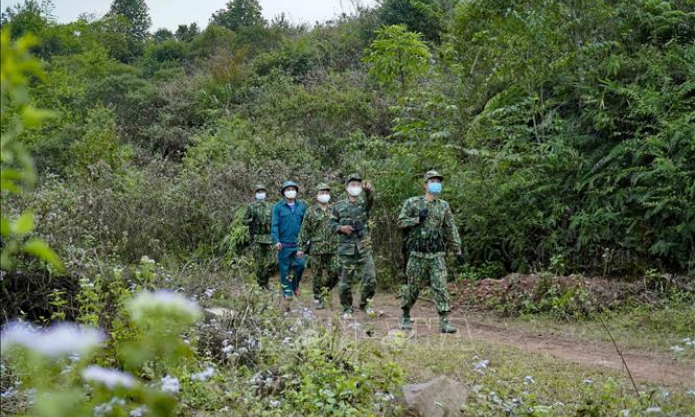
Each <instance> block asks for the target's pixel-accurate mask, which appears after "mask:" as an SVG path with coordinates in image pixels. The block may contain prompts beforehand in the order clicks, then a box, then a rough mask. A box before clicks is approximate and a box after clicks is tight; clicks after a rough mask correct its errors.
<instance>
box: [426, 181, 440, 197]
mask: <svg viewBox="0 0 695 417" xmlns="http://www.w3.org/2000/svg"><path fill="white" fill-rule="evenodd" d="M427 192H428V193H430V194H435V195H436V194H439V193H441V192H442V183H441V182H428V183H427Z"/></svg>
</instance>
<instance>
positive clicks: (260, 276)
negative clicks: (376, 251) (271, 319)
mask: <svg viewBox="0 0 695 417" xmlns="http://www.w3.org/2000/svg"><path fill="white" fill-rule="evenodd" d="M253 192H254V194H255V200H256V201H254V202H253V203H251V204H249V205H248V206H247V207H246V213H245V214H244V220H243V223H244V224H245V225H246V226H248V227H249V238H250V242H251V248H252V251H253V262H254V264H255V272H256V282H257V283H258V285H259V286H260V287H261V288H263V289H266V290H267V289H270V286H269V284H268V281H269V279H270V275H271V273H272V270H273V264H274V262H273V246H272V244H273V241H272V240H271V239H270V221H271V210H272V207H271V206H270V203H268V202H267V201H266V188H265V185H263V184H256V188H255V189H254V191H253Z"/></svg>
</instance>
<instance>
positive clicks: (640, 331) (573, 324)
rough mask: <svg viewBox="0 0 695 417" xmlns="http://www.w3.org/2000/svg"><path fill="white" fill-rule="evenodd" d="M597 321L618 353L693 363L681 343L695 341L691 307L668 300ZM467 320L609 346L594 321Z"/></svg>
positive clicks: (693, 354) (694, 352) (692, 353)
mask: <svg viewBox="0 0 695 417" xmlns="http://www.w3.org/2000/svg"><path fill="white" fill-rule="evenodd" d="M601 317H602V318H603V320H604V321H605V323H606V325H607V326H608V328H609V330H610V331H611V333H612V335H613V337H614V338H615V339H616V342H617V343H618V345H619V346H620V347H621V348H622V349H632V350H640V351H644V352H648V353H653V354H655V355H659V356H661V357H666V358H670V359H673V360H675V361H677V362H681V363H695V348H693V347H687V346H685V344H684V343H683V339H684V338H691V339H695V325H693V323H695V303H690V302H688V301H687V300H684V301H680V300H673V299H670V300H667V301H666V302H664V303H663V305H661V306H659V307H654V306H648V305H645V304H634V305H628V306H625V307H622V308H621V309H619V310H616V311H606V312H603V313H601ZM471 318H474V319H475V320H477V321H480V322H482V323H488V324H494V325H496V326H504V327H509V328H513V329H517V330H519V331H523V332H531V333H543V334H553V335H562V336H570V337H573V338H577V339H581V340H587V341H603V342H610V338H609V336H608V334H607V333H606V330H605V329H604V328H603V326H602V325H601V322H600V320H598V318H597V317H594V318H591V319H579V320H574V321H560V320H557V319H555V318H553V317H552V316H551V315H549V314H530V315H524V316H520V317H518V318H509V317H504V318H502V317H498V316H496V315H483V314H474V315H471ZM673 346H680V347H684V351H683V352H674V351H673V350H672V349H671V348H672V347H673Z"/></svg>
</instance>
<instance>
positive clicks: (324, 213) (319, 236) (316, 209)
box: [298, 203, 338, 255]
mask: <svg viewBox="0 0 695 417" xmlns="http://www.w3.org/2000/svg"><path fill="white" fill-rule="evenodd" d="M330 220H331V208H330V206H329V207H328V208H327V209H325V210H324V209H322V208H321V207H320V206H319V205H318V203H317V204H314V205H313V206H311V207H309V208H308V209H307V210H306V213H304V222H302V229H301V230H300V231H299V242H298V243H299V248H300V250H302V251H304V252H310V253H312V254H314V255H325V254H333V253H335V252H336V249H337V246H338V236H337V235H336V233H335V231H334V230H333V229H331V225H330Z"/></svg>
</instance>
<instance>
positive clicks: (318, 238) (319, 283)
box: [299, 183, 339, 310]
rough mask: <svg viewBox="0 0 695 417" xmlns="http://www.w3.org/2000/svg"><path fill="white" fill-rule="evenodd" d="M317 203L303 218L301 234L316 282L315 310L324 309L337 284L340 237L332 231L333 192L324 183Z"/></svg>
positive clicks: (320, 188) (302, 243) (314, 283)
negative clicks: (331, 203) (325, 293)
mask: <svg viewBox="0 0 695 417" xmlns="http://www.w3.org/2000/svg"><path fill="white" fill-rule="evenodd" d="M317 192H318V194H317V195H316V200H317V203H316V204H314V205H313V206H311V207H309V208H308V209H307V210H306V213H305V214H304V222H302V230H301V231H300V232H299V247H300V249H299V250H301V251H302V252H304V253H305V254H307V255H309V265H310V266H311V275H312V278H313V290H314V300H315V301H316V309H317V310H323V308H324V300H323V297H324V291H331V290H332V289H333V287H335V286H336V284H337V283H338V269H339V268H338V259H337V257H336V253H335V252H336V249H337V246H338V235H336V233H335V232H334V231H333V229H331V226H330V220H331V211H330V206H329V205H328V203H329V201H331V188H330V187H329V186H328V184H325V183H321V184H319V186H318V188H317Z"/></svg>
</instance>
